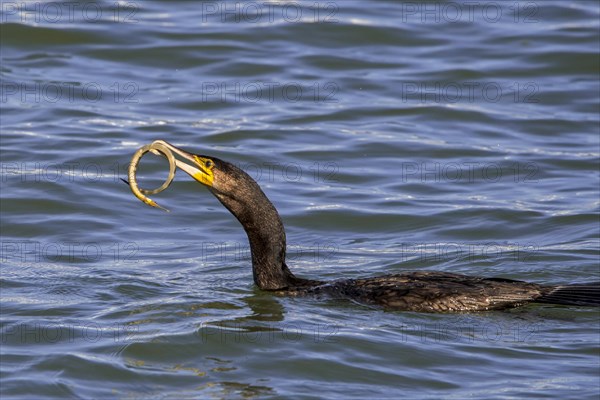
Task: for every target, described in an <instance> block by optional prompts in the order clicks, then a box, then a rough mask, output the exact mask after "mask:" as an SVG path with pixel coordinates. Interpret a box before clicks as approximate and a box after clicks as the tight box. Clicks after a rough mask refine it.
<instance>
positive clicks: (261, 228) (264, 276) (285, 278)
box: [216, 182, 304, 290]
mask: <svg viewBox="0 0 600 400" xmlns="http://www.w3.org/2000/svg"><path fill="white" fill-rule="evenodd" d="M246 183H249V182H246ZM240 190H241V191H243V192H246V193H244V196H242V197H241V198H242V199H243V202H242V201H238V200H235V199H232V198H230V197H224V196H221V195H218V194H216V196H217V198H218V199H219V200H220V201H221V203H223V205H225V207H227V209H229V211H231V213H232V214H233V215H234V216H235V217H236V218H237V219H238V221H240V223H241V224H242V226H243V227H244V230H245V231H246V234H247V235H248V241H249V242H250V252H251V254H252V272H253V276H254V282H255V283H256V285H257V286H258V287H259V288H261V289H264V290H277V289H284V288H288V287H290V286H296V285H298V284H301V283H302V282H303V281H304V280H302V279H299V278H296V277H295V276H294V275H293V274H292V273H291V272H290V270H289V269H288V268H287V266H286V265H285V250H286V243H285V230H284V228H283V223H282V222H281V218H280V217H279V213H278V212H277V210H276V209H275V207H274V206H273V204H272V203H271V202H270V201H269V199H268V198H267V196H266V195H265V194H264V193H263V191H262V190H261V189H260V187H259V186H258V184H256V183H255V182H252V183H251V184H249V186H247V187H245V188H240ZM238 198H240V197H238Z"/></svg>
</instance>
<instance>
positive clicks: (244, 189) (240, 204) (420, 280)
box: [130, 140, 600, 312]
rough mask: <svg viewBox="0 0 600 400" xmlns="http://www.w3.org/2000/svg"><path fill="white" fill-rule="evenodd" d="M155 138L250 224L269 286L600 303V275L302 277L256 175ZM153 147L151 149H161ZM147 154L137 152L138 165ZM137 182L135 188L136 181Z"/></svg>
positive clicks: (438, 303) (454, 304)
mask: <svg viewBox="0 0 600 400" xmlns="http://www.w3.org/2000/svg"><path fill="white" fill-rule="evenodd" d="M155 144H156V146H157V147H155V148H156V149H160V152H163V153H164V152H165V150H164V148H165V147H166V148H167V149H168V150H166V151H167V152H168V151H172V152H174V153H176V154H178V155H180V156H181V157H183V158H184V159H185V161H187V162H188V163H185V162H183V161H181V160H179V159H177V160H176V165H177V167H179V168H181V169H182V170H184V171H185V172H186V173H188V174H189V175H190V176H191V177H192V178H194V179H195V180H196V181H198V182H200V183H202V184H203V185H204V186H206V187H207V188H208V190H209V191H210V192H211V193H212V194H213V195H214V196H215V197H216V198H217V199H218V200H219V201H220V202H221V203H222V204H223V205H224V206H225V207H226V208H227V209H228V210H229V211H230V212H231V213H232V214H233V215H234V216H235V217H236V218H237V219H238V221H239V222H240V223H241V224H242V226H243V228H244V230H245V231H246V234H247V235H248V240H249V242H250V251H251V255H252V272H253V275H254V282H255V283H256V285H257V286H258V287H259V288H260V289H262V290H267V291H272V292H275V293H277V294H285V295H293V296H298V295H310V294H313V295H328V296H333V297H341V298H350V299H353V300H356V301H358V302H361V303H365V304H370V305H376V306H382V307H383V308H385V309H388V310H404V311H418V312H460V311H486V310H499V309H507V308H512V307H517V306H520V305H523V304H527V303H534V302H536V303H551V304H561V305H575V306H600V283H598V282H594V283H591V284H575V285H558V286H551V285H539V284H535V283H527V282H522V281H516V280H510V279H503V278H484V277H474V276H467V275H458V274H452V273H447V272H409V273H403V274H394V275H386V276H380V277H372V278H364V279H349V280H342V281H334V282H323V281H318V280H311V279H303V278H300V277H297V276H295V275H294V274H293V273H292V272H291V271H290V269H289V268H288V266H287V265H286V260H285V254H286V239H285V230H284V228H283V223H282V222H281V218H280V217H279V213H278V212H277V210H276V209H275V207H274V206H273V204H272V203H271V202H270V201H269V199H268V198H267V196H266V195H265V193H264V192H263V191H262V190H261V188H260V187H259V185H258V184H257V183H256V181H254V179H252V178H251V177H250V176H249V175H248V174H247V173H246V172H244V171H243V170H241V169H240V168H238V167H236V166H234V165H233V164H230V163H228V162H226V161H223V160H220V159H218V158H215V157H210V156H205V155H196V154H192V153H188V152H187V151H184V150H181V149H179V148H177V147H175V146H173V145H171V144H169V143H167V142H165V141H162V140H160V141H156V142H154V143H153V145H149V146H146V148H147V149H148V148H151V147H152V146H154V145H155ZM147 149H146V150H145V151H146V152H147V151H153V150H147ZM141 150H142V149H140V151H141ZM140 151H138V153H140ZM153 152H154V153H157V152H156V151H153ZM138 153H136V154H138ZM141 154H142V153H140V156H139V157H138V158H136V156H134V160H135V165H133V164H134V162H132V165H133V168H135V167H136V166H137V162H138V161H139V158H141ZM157 154H158V153H157ZM166 155H167V154H165V156H166ZM169 157H171V154H169ZM170 159H172V158H170ZM132 177H133V179H135V169H133V173H132V170H130V181H131V180H132V179H131V178H132ZM170 179H172V176H170ZM131 186H132V190H133V188H134V185H131ZM163 186H164V185H163ZM135 187H136V188H137V184H135ZM143 192H145V193H150V191H143ZM154 192H156V191H154ZM136 196H137V194H136ZM138 197H139V196H138ZM142 200H143V201H145V202H146V203H148V202H147V201H146V200H144V199H142ZM147 200H149V199H147ZM152 203H153V202H152ZM148 204H150V203H148Z"/></svg>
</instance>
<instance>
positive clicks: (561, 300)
mask: <svg viewBox="0 0 600 400" xmlns="http://www.w3.org/2000/svg"><path fill="white" fill-rule="evenodd" d="M536 302H538V303H550V304H561V305H567V306H591V307H594V306H596V307H600V282H593V283H583V284H574V285H561V286H557V287H555V288H554V289H553V290H551V291H550V292H548V293H547V294H545V295H543V296H542V297H539V298H538V299H536Z"/></svg>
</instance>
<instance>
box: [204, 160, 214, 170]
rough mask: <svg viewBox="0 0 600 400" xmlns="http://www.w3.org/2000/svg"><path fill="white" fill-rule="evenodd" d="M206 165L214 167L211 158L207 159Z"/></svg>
mask: <svg viewBox="0 0 600 400" xmlns="http://www.w3.org/2000/svg"><path fill="white" fill-rule="evenodd" d="M204 165H206V168H212V167H213V166H214V164H213V162H212V161H210V160H207V161H206V162H205V163H204Z"/></svg>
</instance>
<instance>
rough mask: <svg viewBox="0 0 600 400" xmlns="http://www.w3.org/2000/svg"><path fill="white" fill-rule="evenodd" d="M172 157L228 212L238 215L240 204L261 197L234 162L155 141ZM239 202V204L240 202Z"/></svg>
mask: <svg viewBox="0 0 600 400" xmlns="http://www.w3.org/2000/svg"><path fill="white" fill-rule="evenodd" d="M154 143H160V144H161V145H163V146H164V147H166V148H168V149H169V150H170V151H171V152H172V153H174V154H176V155H178V156H179V157H175V163H176V166H177V168H179V169H181V170H183V171H184V172H185V173H187V174H188V175H190V176H191V177H192V178H193V179H194V180H195V181H197V182H199V183H201V184H202V185H204V186H206V187H207V188H208V189H209V190H210V192H211V193H212V194H213V195H215V196H216V197H217V198H218V199H219V200H220V201H221V202H222V203H223V204H224V205H225V206H226V207H227V208H228V209H229V210H230V211H232V212H233V213H234V214H235V215H238V214H239V212H240V211H241V208H242V207H241V206H242V204H244V203H245V204H247V205H249V204H248V203H252V202H253V200H259V199H260V198H262V197H263V196H264V193H263V192H262V190H261V189H260V187H259V185H258V184H257V183H256V181H255V180H254V179H252V177H250V175H248V174H247V173H246V172H244V171H243V170H242V169H240V168H238V167H236V166H235V165H233V164H231V163H229V162H227V161H224V160H221V159H219V158H216V157H212V156H207V155H201V154H194V153H190V152H188V151H186V150H183V149H180V148H179V147H176V146H173V145H172V144H170V143H168V142H165V141H163V140H157V141H156V142H154ZM240 203H242V204H240Z"/></svg>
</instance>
